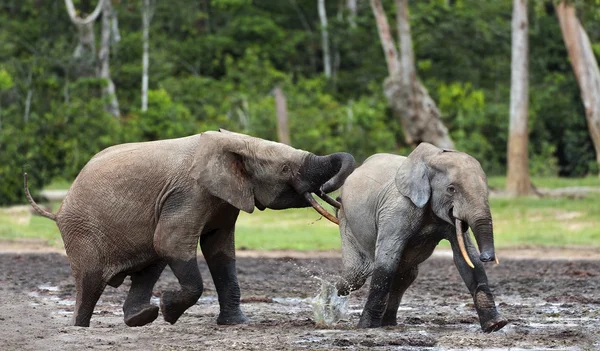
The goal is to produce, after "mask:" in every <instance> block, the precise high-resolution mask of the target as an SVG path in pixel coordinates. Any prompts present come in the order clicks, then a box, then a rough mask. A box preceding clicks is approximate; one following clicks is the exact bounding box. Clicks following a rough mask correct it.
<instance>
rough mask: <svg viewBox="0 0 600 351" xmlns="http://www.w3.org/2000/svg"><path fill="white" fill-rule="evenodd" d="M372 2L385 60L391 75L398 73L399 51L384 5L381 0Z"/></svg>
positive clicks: (371, 0) (372, 0)
mask: <svg viewBox="0 0 600 351" xmlns="http://www.w3.org/2000/svg"><path fill="white" fill-rule="evenodd" d="M370 2H371V9H372V10H373V15H374V16H375V22H376V23H377V32H378V33H379V40H381V46H382V47H383V54H384V56H385V62H386V63H387V66H388V73H389V75H390V76H392V75H395V74H398V73H399V71H400V62H399V61H398V51H397V50H396V44H395V43H394V38H392V32H391V31H390V25H389V24H388V20H387V17H386V15H385V10H384V9H383V5H381V1H380V0H370Z"/></svg>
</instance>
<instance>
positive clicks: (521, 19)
mask: <svg viewBox="0 0 600 351" xmlns="http://www.w3.org/2000/svg"><path fill="white" fill-rule="evenodd" d="M527 35H528V23H527V0H514V1H513V17H512V61H511V77H510V78H511V87H510V125H509V138H508V175H507V178H506V192H507V194H508V195H509V196H523V195H529V194H531V192H532V191H531V190H532V189H531V181H530V179H529V156H528V144H529V135H528V128H527V111H528V107H529V103H528V101H529V83H528V72H529V70H528V59H529V49H528V38H527Z"/></svg>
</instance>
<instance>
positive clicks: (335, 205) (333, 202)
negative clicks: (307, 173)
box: [317, 190, 342, 210]
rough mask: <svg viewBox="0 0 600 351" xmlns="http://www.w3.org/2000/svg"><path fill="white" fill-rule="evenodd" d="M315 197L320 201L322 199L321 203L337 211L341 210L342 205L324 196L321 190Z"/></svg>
mask: <svg viewBox="0 0 600 351" xmlns="http://www.w3.org/2000/svg"><path fill="white" fill-rule="evenodd" d="M317 196H318V197H320V198H321V199H323V201H325V202H327V203H328V204H330V205H331V206H333V207H335V208H337V209H338V210H339V209H340V208H342V204H341V203H339V202H338V201H336V200H334V199H333V198H332V197H331V196H329V195H327V194H325V193H324V192H323V191H321V190H319V192H318V193H317Z"/></svg>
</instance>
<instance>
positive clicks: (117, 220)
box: [32, 131, 355, 326]
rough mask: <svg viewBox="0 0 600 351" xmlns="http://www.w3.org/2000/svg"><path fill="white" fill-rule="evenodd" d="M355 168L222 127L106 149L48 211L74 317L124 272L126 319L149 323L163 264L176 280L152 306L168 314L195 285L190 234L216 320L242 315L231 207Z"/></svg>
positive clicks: (290, 196)
mask: <svg viewBox="0 0 600 351" xmlns="http://www.w3.org/2000/svg"><path fill="white" fill-rule="evenodd" d="M354 167H355V164H354V159H353V158H352V156H351V155H349V154H347V153H336V154H332V155H328V156H316V155H314V154H312V153H309V152H306V151H302V150H297V149H294V148H292V147H290V146H287V145H284V144H280V143H275V142H271V141H266V140H262V139H258V138H253V137H250V136H246V135H242V134H236V133H231V132H227V131H221V132H206V133H202V134H198V135H194V136H190V137H186V138H180V139H172V140H161V141H153V142H144V143H132V144H122V145H117V146H113V147H110V148H107V149H105V150H104V151H102V152H100V153H98V154H97V155H96V156H94V157H93V158H92V159H91V160H90V161H89V162H88V164H87V165H86V166H85V167H84V168H83V170H82V171H81V173H80V174H79V175H78V176H77V178H76V179H75V181H74V182H73V185H72V186H71V188H70V190H69V192H68V194H67V196H66V198H65V199H64V201H63V203H62V206H61V208H60V210H59V211H58V213H57V214H56V216H55V219H56V223H57V225H58V227H59V229H60V232H61V234H62V238H63V241H64V244H65V249H66V252H67V256H68V258H69V261H70V263H71V270H72V273H73V276H74V278H75V284H76V290H77V296H76V305H75V314H74V324H75V325H76V326H88V325H89V322H90V318H91V316H92V312H93V310H94V306H95V305H96V302H97V301H98V299H99V297H100V295H101V294H102V291H103V290H104V288H105V287H106V285H107V284H108V285H111V286H113V287H117V286H119V285H120V284H121V283H122V282H123V280H124V279H125V277H126V276H128V275H130V276H131V288H130V290H129V294H128V296H127V299H126V301H125V303H124V305H123V311H124V319H125V323H126V324H127V325H129V326H141V325H145V324H148V323H151V322H152V321H154V320H155V319H156V318H157V316H158V310H159V307H158V306H155V305H152V304H151V303H150V298H151V296H152V288H153V286H154V284H155V283H156V281H157V280H158V278H159V276H160V274H161V272H162V271H163V269H164V268H165V266H166V265H169V267H170V268H171V269H172V271H173V273H174V274H175V276H176V277H177V279H178V280H179V283H180V285H181V286H180V287H179V289H177V290H167V291H163V292H162V297H161V302H160V310H161V312H162V314H163V317H164V319H165V320H166V321H167V322H170V323H175V322H176V321H177V319H178V318H179V317H180V316H181V315H182V314H183V312H184V311H185V310H186V309H187V308H188V307H190V306H192V305H194V304H195V303H196V301H197V300H198V299H199V298H200V296H201V294H202V290H203V283H202V277H201V276H200V272H199V269H198V265H197V261H196V249H197V247H198V241H199V242H200V248H201V250H202V253H203V255H204V258H205V259H206V262H207V264H208V267H209V269H210V273H211V275H212V278H213V281H214V283H215V287H216V290H217V294H218V299H219V305H220V314H219V317H218V319H217V323H218V324H238V323H244V322H246V321H247V318H246V317H245V316H244V314H243V313H242V311H241V310H240V289H239V286H238V281H237V276H236V267H235V251H234V227H235V222H236V219H237V217H238V214H239V211H240V210H243V211H245V212H248V213H252V212H253V210H254V207H255V206H256V207H257V208H259V209H260V210H263V209H265V208H271V209H285V208H294V207H307V206H309V204H308V203H307V201H306V200H305V199H304V198H303V196H302V194H303V193H305V192H315V191H317V190H318V189H319V188H320V187H321V186H322V185H324V184H325V183H327V189H330V190H331V189H337V188H339V187H340V186H341V184H342V183H343V181H344V180H345V178H346V177H347V176H348V174H349V173H351V172H352V171H353V170H354ZM32 204H33V205H34V207H37V205H35V203H32ZM42 214H43V215H45V216H47V217H49V218H51V219H54V215H52V214H49V213H47V212H46V213H43V212H42Z"/></svg>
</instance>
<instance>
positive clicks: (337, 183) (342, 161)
mask: <svg viewBox="0 0 600 351" xmlns="http://www.w3.org/2000/svg"><path fill="white" fill-rule="evenodd" d="M318 157H319V156H318ZM320 158H321V162H322V163H323V166H324V167H325V168H327V167H328V166H329V167H331V168H332V169H337V172H336V173H335V175H334V176H333V177H331V178H330V179H329V180H328V181H327V182H326V183H325V184H323V185H322V186H321V189H320V190H321V191H322V192H323V193H325V194H327V193H330V192H332V191H334V190H337V189H339V188H340V187H341V186H342V185H343V184H344V181H346V178H348V176H349V175H350V173H352V172H354V169H355V168H356V161H355V160H354V157H352V155H350V154H349V153H346V152H336V153H334V154H331V155H328V156H321V157H320Z"/></svg>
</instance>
